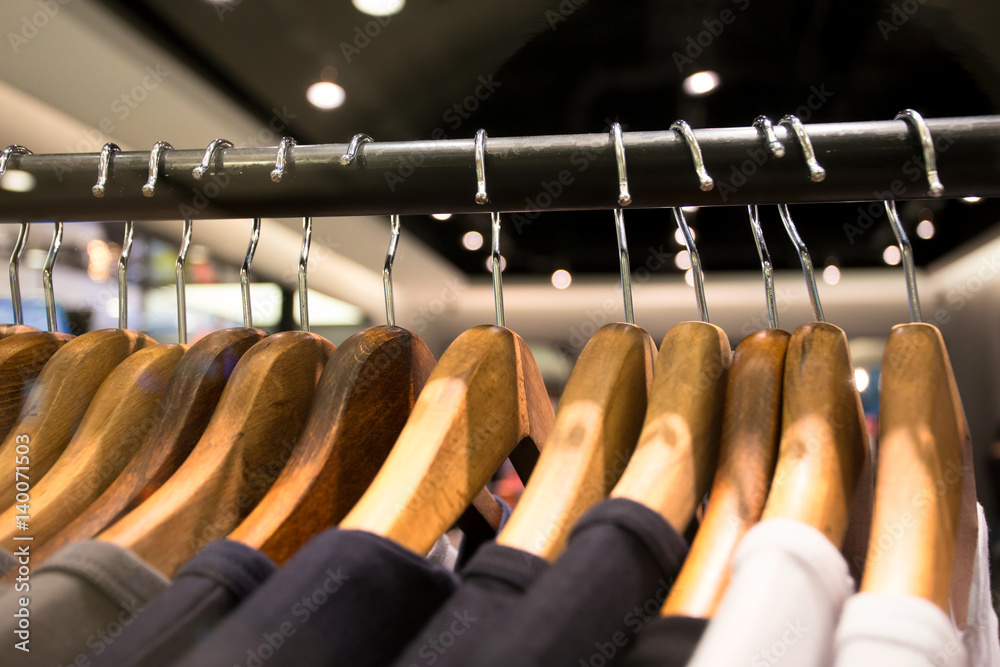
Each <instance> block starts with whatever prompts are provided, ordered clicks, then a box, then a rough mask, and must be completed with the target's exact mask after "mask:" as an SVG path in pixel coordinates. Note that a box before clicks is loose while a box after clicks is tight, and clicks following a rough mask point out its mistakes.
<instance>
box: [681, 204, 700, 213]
mask: <svg viewBox="0 0 1000 667" xmlns="http://www.w3.org/2000/svg"><path fill="white" fill-rule="evenodd" d="M699 208H701V206H681V210H682V211H684V212H685V213H697V212H698V209H699Z"/></svg>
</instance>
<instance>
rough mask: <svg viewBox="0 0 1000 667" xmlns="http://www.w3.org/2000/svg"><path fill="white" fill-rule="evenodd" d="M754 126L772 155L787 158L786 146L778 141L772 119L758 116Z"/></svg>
mask: <svg viewBox="0 0 1000 667" xmlns="http://www.w3.org/2000/svg"><path fill="white" fill-rule="evenodd" d="M753 126H754V128H756V130H757V134H759V135H760V136H761V138H762V139H763V140H764V141H765V143H767V149H768V150H769V151H771V155H773V156H774V157H785V146H784V144H782V143H781V142H780V141H778V137H777V135H775V134H774V126H773V125H772V124H771V119H770V118H768V117H767V116H757V117H756V118H754V119H753Z"/></svg>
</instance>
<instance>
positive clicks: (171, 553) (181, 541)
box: [98, 331, 334, 576]
mask: <svg viewBox="0 0 1000 667" xmlns="http://www.w3.org/2000/svg"><path fill="white" fill-rule="evenodd" d="M333 348H334V346H333V344H332V343H330V342H329V341H327V340H325V339H324V338H321V337H320V336H316V335H315V334H311V333H307V332H304V331H286V332H283V333H278V334H273V335H270V336H268V337H266V338H264V339H263V340H262V341H260V342H259V343H257V344H256V345H254V346H253V347H251V348H250V349H249V350H248V351H247V352H246V354H244V355H243V358H242V359H240V361H239V363H238V364H237V365H236V368H235V369H234V370H233V373H232V376H231V377H230V378H229V382H228V383H227V384H226V387H225V389H224V390H223V392H222V397H221V398H220V399H219V405H218V407H217V408H216V409H215V412H214V413H213V415H212V419H211V421H210V422H209V424H208V427H207V428H206V429H205V432H204V434H203V435H202V437H201V439H200V440H199V441H198V444H197V445H195V448H194V450H192V452H191V453H190V454H189V455H188V457H187V459H185V460H184V462H183V463H182V464H181V465H180V467H179V468H178V469H177V470H176V472H175V473H174V474H173V475H172V476H171V477H170V479H168V480H167V481H166V482H165V483H164V484H163V485H162V486H161V487H160V488H159V489H157V490H156V491H155V492H154V493H153V494H152V495H151V496H149V498H147V499H146V500H145V502H143V503H142V504H141V505H139V506H138V507H137V508H135V509H134V510H132V511H131V512H129V513H128V514H126V515H125V516H124V517H122V518H121V519H120V520H118V521H117V522H116V523H115V524H114V525H112V526H111V527H110V528H108V529H107V530H105V531H104V532H103V533H101V534H100V535H99V536H98V538H99V539H102V540H105V541H108V542H113V543H115V544H117V545H119V546H122V547H126V548H128V549H131V550H132V551H134V552H135V553H136V554H138V555H139V556H140V557H141V558H143V559H145V560H146V561H147V562H148V563H150V564H151V565H152V566H153V567H155V568H156V569H158V570H159V571H161V572H163V573H164V574H166V575H168V576H170V575H172V574H173V573H174V572H175V571H176V569H177V568H178V567H179V566H180V565H181V564H182V563H184V562H185V561H186V560H187V559H188V558H190V557H191V556H193V555H194V554H195V553H196V552H197V551H198V549H200V548H201V546H203V545H204V544H206V543H207V542H210V541H212V540H214V539H217V538H220V537H225V536H226V535H227V534H229V533H230V532H231V531H232V529H233V528H235V527H236V526H237V525H238V524H239V522H240V521H241V520H242V519H243V518H244V517H245V516H246V515H247V514H248V513H249V512H250V511H251V510H252V509H253V507H254V505H255V504H256V503H257V501H258V500H259V499H260V498H261V497H262V496H263V495H264V494H265V493H266V492H267V489H268V488H269V487H270V485H271V484H272V483H273V482H274V479H275V478H276V477H277V476H278V474H279V473H280V472H281V468H282V467H283V466H284V464H285V462H286V461H287V460H288V457H289V455H290V454H291V451H292V449H293V447H294V445H295V442H296V441H297V439H298V436H299V433H300V432H301V430H302V427H303V425H304V423H305V418H306V415H307V413H308V411H309V407H310V405H311V404H312V398H313V392H314V390H315V388H316V383H317V381H318V380H319V376H320V373H321V372H322V370H323V365H324V364H325V363H326V361H327V358H328V357H329V356H330V353H331V352H332V351H333ZM178 536H183V537H178Z"/></svg>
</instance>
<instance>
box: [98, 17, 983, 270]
mask: <svg viewBox="0 0 1000 667" xmlns="http://www.w3.org/2000/svg"><path fill="white" fill-rule="evenodd" d="M102 2H103V4H104V5H106V6H108V7H110V8H112V9H113V10H114V11H115V12H117V13H119V14H120V15H121V16H122V17H124V18H126V19H127V20H128V21H129V22H130V23H132V24H133V25H134V26H135V27H137V28H138V29H139V30H141V31H142V32H144V33H145V34H146V36H147V37H148V38H150V39H152V40H154V41H155V42H157V43H158V44H159V45H160V46H161V47H164V48H166V49H168V50H169V51H170V52H171V53H172V54H174V55H175V56H177V57H178V58H180V59H181V60H183V61H184V62H185V63H186V64H187V65H188V66H190V67H191V68H192V69H194V70H195V71H196V72H198V73H199V74H200V75H201V76H202V77H204V79H205V80H206V81H207V82H208V83H210V84H211V85H213V86H214V87H215V88H217V89H218V90H220V91H222V92H223V93H224V94H226V95H227V96H229V97H230V98H231V99H232V100H234V101H235V102H236V103H238V104H239V105H240V106H242V107H244V108H245V109H246V110H248V111H249V112H250V113H252V114H254V115H255V116H256V117H257V118H258V119H259V120H260V122H261V123H262V126H263V124H264V123H267V122H268V121H269V120H270V119H272V118H273V117H274V116H275V114H276V113H281V114H282V115H283V116H285V117H287V118H289V119H290V123H289V126H288V128H287V129H285V130H284V133H285V134H289V135H292V136H295V137H296V139H297V140H298V141H299V143H324V142H344V141H346V140H347V139H348V138H349V137H350V136H352V135H353V134H355V133H357V132H366V133H368V134H370V135H372V136H373V137H374V138H375V139H376V140H411V139H427V138H430V137H431V136H432V133H433V132H434V131H435V130H436V129H439V128H440V131H439V133H438V134H437V136H439V137H440V136H441V133H440V132H441V131H443V133H444V135H445V136H449V137H471V136H472V135H473V134H474V133H475V131H476V129H478V128H480V127H483V128H486V129H487V130H488V132H489V133H490V136H505V135H506V136H511V135H531V134H563V133H572V132H602V131H606V130H607V128H608V126H609V124H610V123H611V122H613V121H614V120H618V121H619V122H621V123H622V125H623V126H624V128H625V129H626V131H627V130H650V129H664V128H666V127H668V126H669V124H670V122H672V121H673V120H675V119H676V118H684V119H686V120H687V121H688V122H689V123H690V124H691V125H692V126H693V127H695V128H699V127H724V126H734V125H748V124H749V123H750V122H751V121H752V120H753V118H754V117H755V116H756V115H758V114H762V113H763V114H768V115H770V116H771V117H772V118H774V119H775V120H776V119H777V118H778V117H780V116H781V115H783V114H785V113H798V114H799V115H800V117H801V118H802V120H803V121H805V122H807V123H809V122H831V121H852V120H871V119H880V118H891V117H892V116H893V115H894V114H895V113H896V112H897V111H898V110H900V109H902V108H905V107H912V108H915V109H918V110H919V111H921V113H923V114H924V115H925V116H927V117H942V116H963V115H977V114H989V113H997V112H998V110H1000V40H997V39H996V34H997V31H998V29H1000V3H997V2H995V0H958V1H954V0H952V1H949V0H892V2H881V1H875V0H859V1H855V2H851V3H835V2H833V1H832V0H807V1H799V2H795V1H793V0H770V1H766V0H716V1H714V2H698V3H694V2H681V1H655V0H634V1H632V2H627V3H625V2H611V1H610V0H590V1H586V0H477V1H476V2H459V1H458V0H422V1H419V2H418V1H417V0H411V2H410V3H408V4H407V5H406V6H405V7H404V8H403V10H402V11H401V12H400V13H399V14H396V15H394V16H391V17H389V18H388V19H386V18H382V19H378V18H375V17H372V16H368V15H366V14H363V13H361V12H359V11H358V10H356V9H355V8H354V7H353V6H352V5H351V3H350V2H348V1H347V0H338V1H337V2H322V3H320V2H313V1H311V0H262V1H259V2H246V1H243V0H230V1H228V2H226V1H217V2H212V1H209V0H129V1H127V2H126V1H125V0H102ZM702 70H712V71H715V72H717V73H718V74H719V77H720V81H721V83H720V85H719V87H718V88H717V89H716V90H714V91H713V92H711V93H709V94H707V95H704V96H700V97H692V96H689V95H687V94H685V93H684V92H683V89H682V84H683V81H684V79H685V78H686V77H687V76H688V75H690V74H692V73H694V72H697V71H702ZM321 79H326V80H332V81H336V82H337V83H338V84H339V85H341V86H342V87H343V88H344V90H345V91H346V101H345V103H344V104H343V106H341V107H340V108H337V109H334V110H330V111H323V110H320V109H318V108H315V107H313V106H312V105H310V104H309V102H307V100H306V97H305V91H306V89H307V88H308V87H309V85H310V84H312V83H315V82H316V81H319V80H321ZM817 91H820V92H821V95H819V98H820V99H821V100H822V101H821V102H820V103H814V104H813V105H812V106H813V107H815V108H810V107H809V106H806V105H807V103H808V102H809V101H810V96H812V99H813V101H815V100H816V99H817V96H816V92H817ZM942 180H944V182H945V185H946V186H947V174H942ZM792 210H793V213H794V214H795V216H796V219H797V220H798V221H799V222H800V225H799V226H800V231H801V233H802V235H803V237H804V238H805V240H806V242H807V244H808V245H809V247H810V250H811V252H812V255H813V258H814V261H815V262H816V263H817V264H825V263H827V262H836V263H838V264H839V265H840V266H842V267H866V266H879V265H882V251H883V249H884V248H885V247H886V246H887V245H889V244H891V243H892V235H891V232H890V230H889V229H888V227H886V228H885V229H878V230H873V231H872V233H869V234H866V235H865V236H864V237H863V238H862V239H853V240H852V239H850V238H848V236H847V235H846V234H845V233H844V231H843V224H844V223H845V222H853V221H855V220H857V216H858V205H857V204H844V205H824V206H806V205H803V206H797V207H793V209H792ZM901 213H902V215H903V218H904V221H905V223H906V224H907V225H908V227H909V228H910V230H911V232H912V231H914V228H915V226H916V225H917V223H918V222H919V221H920V220H922V219H925V218H926V219H931V220H933V222H934V224H935V226H936V234H935V236H934V238H933V239H932V240H926V241H925V240H921V239H918V238H916V235H915V234H914V240H915V243H916V248H915V250H916V257H917V261H918V263H920V264H927V263H929V262H932V261H934V260H935V259H937V258H939V257H941V256H942V255H943V254H944V253H947V252H948V251H949V250H952V249H954V248H955V247H957V246H958V245H959V244H961V243H962V242H964V241H966V240H968V239H970V238H971V237H973V236H975V235H976V234H977V233H979V232H981V231H982V230H984V229H986V228H987V227H990V226H992V225H993V224H994V223H995V222H996V221H997V219H998V217H1000V202H992V201H983V202H981V203H978V204H968V203H965V202H959V201H943V202H942V201H935V202H912V203H910V204H908V205H906V206H905V207H903V208H902V209H901ZM762 214H763V223H764V230H765V234H766V235H767V236H768V238H769V239H771V244H770V245H771V253H772V256H773V259H774V263H775V265H776V266H777V267H778V268H782V267H784V268H791V267H794V266H796V263H797V257H796V255H795V253H794V251H793V249H792V247H791V245H790V244H789V243H787V241H786V240H785V239H784V235H783V232H782V230H781V225H780V222H779V220H778V216H777V212H776V211H774V210H768V211H763V212H762ZM626 221H627V224H628V234H629V242H630V245H631V247H632V249H633V265H636V264H638V263H641V262H642V261H644V259H645V257H644V253H645V254H646V255H648V254H649V253H650V252H652V251H653V249H658V248H659V247H661V246H665V247H667V248H671V249H673V250H674V251H676V249H678V247H679V246H678V245H677V244H676V242H675V241H674V240H673V236H674V227H673V226H672V222H671V219H670V217H669V216H668V215H666V213H665V212H663V211H634V212H631V211H630V212H628V213H627V214H626ZM691 221H692V225H693V227H694V228H695V230H696V231H697V232H698V233H699V236H698V241H699V245H698V249H699V251H700V253H701V257H702V261H703V263H704V265H705V267H706V269H707V270H721V271H733V270H753V269H754V268H755V267H756V266H757V260H756V253H755V251H754V247H753V243H752V237H751V236H750V233H749V229H748V225H747V221H746V213H745V211H742V210H734V209H732V208H724V207H719V208H711V209H709V208H703V209H701V210H699V211H698V212H697V213H695V214H693V215H692V219H691ZM542 223H543V224H536V225H532V226H531V227H530V228H528V229H525V230H523V232H522V233H520V234H517V235H513V234H510V233H509V232H507V233H506V236H505V238H504V239H503V241H502V244H503V246H502V247H503V249H504V255H505V258H506V259H507V272H508V273H513V274H525V275H539V274H547V273H551V272H552V271H553V270H555V269H559V268H561V269H568V270H570V271H572V272H573V273H574V274H577V273H584V274H587V273H596V274H600V273H604V274H614V273H616V272H617V271H618V257H617V252H616V248H615V240H614V239H615V237H614V229H613V218H612V215H611V213H610V211H608V212H607V213H604V212H579V213H546V214H544V215H543V216H542ZM403 224H404V227H405V228H406V229H407V230H408V232H409V233H413V234H415V235H417V236H418V237H419V238H420V239H421V240H423V241H424V242H425V243H426V244H428V245H429V246H431V247H432V248H434V249H435V250H437V251H438V252H440V253H441V255H443V256H444V257H445V258H447V259H448V260H449V261H451V262H453V263H454V264H455V265H456V266H457V267H458V268H459V269H460V270H462V271H464V272H466V273H468V274H471V275H481V274H483V273H485V272H486V265H485V259H486V256H487V246H488V244H486V245H485V246H484V247H483V248H481V249H479V250H476V251H467V250H465V249H463V248H462V246H461V238H462V235H463V234H464V233H465V232H467V231H469V230H478V231H480V232H481V233H483V235H484V236H486V235H487V233H488V229H489V220H488V216H486V215H481V216H454V217H452V218H451V219H449V220H446V221H439V220H435V219H432V218H430V217H424V216H420V217H413V218H404V220H403ZM852 241H854V242H852ZM671 270H673V269H672V267H671Z"/></svg>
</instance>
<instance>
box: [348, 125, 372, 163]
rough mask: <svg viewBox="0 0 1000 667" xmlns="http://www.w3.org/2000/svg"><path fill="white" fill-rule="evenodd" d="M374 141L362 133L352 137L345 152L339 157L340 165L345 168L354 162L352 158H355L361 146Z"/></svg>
mask: <svg viewBox="0 0 1000 667" xmlns="http://www.w3.org/2000/svg"><path fill="white" fill-rule="evenodd" d="M373 141H375V140H374V139H372V138H371V137H369V136H368V135H367V134H365V133H364V132H358V133H357V134H355V135H354V136H353V137H351V143H350V144H348V146H347V152H346V153H344V154H343V155H341V156H340V164H342V165H343V166H345V167H346V166H347V165H349V164H351V163H352V162H354V158H356V157H357V155H358V151H359V150H360V149H361V146H362V144H370V143H372V142H373Z"/></svg>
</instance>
